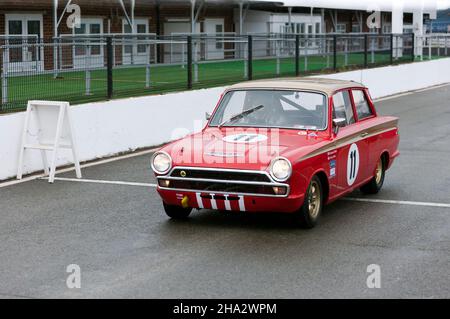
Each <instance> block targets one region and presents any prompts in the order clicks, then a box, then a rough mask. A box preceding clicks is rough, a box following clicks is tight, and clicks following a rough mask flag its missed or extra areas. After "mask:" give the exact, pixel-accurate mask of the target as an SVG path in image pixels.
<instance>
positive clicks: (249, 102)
mask: <svg viewBox="0 0 450 319" xmlns="http://www.w3.org/2000/svg"><path fill="white" fill-rule="evenodd" d="M327 110H328V106H327V97H326V96H325V94H322V93H316V92H306V91H288V90H239V91H230V92H228V93H226V94H225V96H224V97H223V99H222V101H221V103H220V105H219V107H218V109H217V111H216V112H215V113H214V116H213V118H212V119H211V121H210V126H216V127H217V126H220V127H230V126H231V127H278V128H292V129H311V130H324V129H326V128H327V113H328V112H327Z"/></svg>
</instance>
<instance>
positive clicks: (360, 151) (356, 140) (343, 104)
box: [333, 90, 368, 194]
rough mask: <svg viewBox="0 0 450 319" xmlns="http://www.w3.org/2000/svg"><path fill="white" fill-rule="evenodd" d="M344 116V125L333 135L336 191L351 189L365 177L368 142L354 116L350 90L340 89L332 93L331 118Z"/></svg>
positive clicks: (342, 191) (339, 192)
mask: <svg viewBox="0 0 450 319" xmlns="http://www.w3.org/2000/svg"><path fill="white" fill-rule="evenodd" d="M337 118H345V120H346V125H345V126H344V127H342V128H340V130H339V132H338V133H337V135H335V137H334V144H335V146H336V162H335V163H334V164H335V166H336V168H337V171H336V175H337V176H336V177H337V184H336V187H337V189H336V193H337V194H342V193H345V192H347V191H349V190H352V189H353V188H354V187H355V185H357V184H359V183H360V182H362V181H363V180H364V179H365V178H366V177H367V170H366V166H367V151H368V144H367V143H366V142H365V141H364V134H365V132H363V131H361V129H360V127H359V124H358V122H357V117H356V116H355V109H354V106H353V100H352V96H351V93H350V90H341V91H339V92H337V93H335V94H334V95H333V119H337Z"/></svg>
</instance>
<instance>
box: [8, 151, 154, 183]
mask: <svg viewBox="0 0 450 319" xmlns="http://www.w3.org/2000/svg"><path fill="white" fill-rule="evenodd" d="M156 150H157V149H156V148H154V149H150V150H145V151H139V152H135V153H131V154H126V155H120V156H115V157H111V158H108V159H104V160H99V161H95V162H91V163H86V164H83V165H81V168H87V167H92V166H98V165H103V164H107V163H111V162H116V161H120V160H124V159H128V158H133V157H137V156H143V155H147V154H150V153H153V152H155V151H156ZM74 170H75V167H69V168H63V169H59V170H57V171H56V174H62V173H67V172H71V171H74ZM45 177H46V175H45V174H38V175H33V176H29V177H25V178H23V179H21V180H12V181H9V182H4V183H0V188H2V187H7V186H12V185H16V184H21V183H25V182H29V181H34V180H36V179H43V178H45Z"/></svg>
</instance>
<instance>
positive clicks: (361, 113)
mask: <svg viewBox="0 0 450 319" xmlns="http://www.w3.org/2000/svg"><path fill="white" fill-rule="evenodd" d="M352 93H353V100H354V101H355V107H356V114H358V119H360V120H362V119H365V118H367V117H370V116H372V115H373V114H372V110H371V109H370V106H369V103H367V99H366V96H365V94H364V92H363V91H361V90H353V92H352Z"/></svg>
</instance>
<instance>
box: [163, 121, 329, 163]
mask: <svg viewBox="0 0 450 319" xmlns="http://www.w3.org/2000/svg"><path fill="white" fill-rule="evenodd" d="M328 141H329V137H328V135H327V134H326V133H325V132H316V131H305V130H292V129H262V128H261V129H254V128H251V129H250V128H220V129H219V128H207V129H205V130H203V131H202V132H200V133H196V134H192V135H190V136H187V137H185V138H183V139H181V140H178V141H175V142H173V143H171V144H169V145H167V146H166V147H165V148H163V149H162V150H163V151H165V152H167V153H169V154H170V155H171V156H172V159H173V165H174V166H188V167H210V168H228V169H246V170H266V169H267V168H268V166H269V165H270V162H271V161H272V160H273V159H274V158H276V157H278V156H282V157H286V158H288V159H289V160H290V161H291V162H292V163H295V162H296V161H297V160H298V159H300V158H301V157H303V156H305V155H307V154H308V153H310V152H312V151H314V150H315V149H317V148H318V147H320V146H322V145H324V143H326V142H328Z"/></svg>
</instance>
